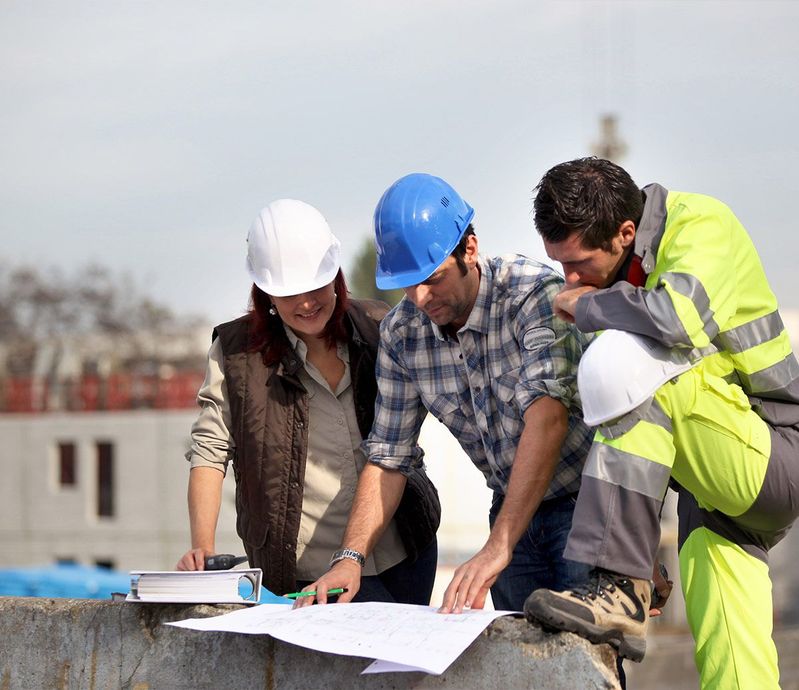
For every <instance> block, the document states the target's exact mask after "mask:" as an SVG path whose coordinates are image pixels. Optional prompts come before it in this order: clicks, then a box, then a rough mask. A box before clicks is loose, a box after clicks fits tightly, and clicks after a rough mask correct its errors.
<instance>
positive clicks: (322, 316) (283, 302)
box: [269, 282, 336, 340]
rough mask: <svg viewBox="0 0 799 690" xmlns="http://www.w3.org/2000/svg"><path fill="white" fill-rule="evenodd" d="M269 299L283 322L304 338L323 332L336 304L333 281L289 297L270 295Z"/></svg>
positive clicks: (316, 335)
mask: <svg viewBox="0 0 799 690" xmlns="http://www.w3.org/2000/svg"><path fill="white" fill-rule="evenodd" d="M269 299H271V300H272V304H274V305H275V309H277V313H278V314H279V316H280V318H281V319H282V321H283V323H284V324H286V325H287V326H288V327H289V328H290V329H291V330H292V331H294V332H295V333H296V334H297V336H298V337H299V338H301V339H303V340H304V339H305V338H306V337H317V338H318V337H319V336H320V335H321V334H322V331H323V330H324V329H325V326H326V325H327V322H328V321H329V320H330V317H331V316H332V315H333V309H334V308H335V306H336V293H335V290H334V288H333V283H332V282H330V283H328V284H327V285H325V286H324V287H320V288H319V289H318V290H313V291H312V292H303V293H301V294H299V295H289V296H288V297H274V296H272V295H270V296H269Z"/></svg>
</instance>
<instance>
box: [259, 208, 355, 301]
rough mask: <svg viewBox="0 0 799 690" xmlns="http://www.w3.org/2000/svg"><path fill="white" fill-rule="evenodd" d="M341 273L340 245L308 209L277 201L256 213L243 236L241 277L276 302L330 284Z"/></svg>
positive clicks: (327, 228)
mask: <svg viewBox="0 0 799 690" xmlns="http://www.w3.org/2000/svg"><path fill="white" fill-rule="evenodd" d="M340 267H341V243H340V242H339V241H338V238H337V237H336V236H335V235H334V234H333V232H332V231H331V230H330V226H329V225H328V224H327V221H326V220H325V218H324V216H323V215H322V214H321V213H320V212H319V211H317V210H316V209H315V208H314V207H313V206H311V205H310V204H306V203H305V202H304V201H297V200H296V199H278V200H277V201H273V202H272V203H271V204H269V206H267V207H266V208H264V209H262V210H261V212H260V213H259V214H258V216H257V217H256V218H255V220H254V221H253V223H252V225H251V226H250V230H249V232H248V233H247V271H248V272H249V274H250V278H252V281H253V282H254V283H255V284H256V285H257V286H258V287H259V288H260V289H261V290H263V291H264V292H265V293H267V294H269V295H274V296H276V297H285V296H287V295H299V294H300V293H303V292H311V291H312V290H317V289H319V288H320V287H324V286H325V285H327V284H328V283H331V282H332V281H333V279H334V278H335V277H336V273H338V270H339V268H340Z"/></svg>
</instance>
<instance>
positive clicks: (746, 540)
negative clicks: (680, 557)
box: [677, 425, 799, 563]
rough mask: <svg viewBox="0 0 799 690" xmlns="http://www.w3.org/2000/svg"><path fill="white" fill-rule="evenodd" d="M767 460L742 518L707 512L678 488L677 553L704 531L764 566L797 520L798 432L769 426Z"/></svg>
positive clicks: (798, 484)
mask: <svg viewBox="0 0 799 690" xmlns="http://www.w3.org/2000/svg"><path fill="white" fill-rule="evenodd" d="M769 431H770V432H771V456H770V457H769V464H768V470H767V471H766V476H765V479H764V481H763V486H762V487H761V489H760V493H759V494H758V496H757V498H756V499H755V502H754V503H753V504H752V506H751V508H749V510H747V511H746V512H745V513H743V514H742V515H739V516H737V517H734V518H732V517H729V516H728V515H724V514H723V513H720V512H719V511H717V510H713V511H708V510H704V509H702V508H700V507H699V506H698V505H697V502H696V499H695V498H694V497H693V495H692V494H690V493H689V492H688V491H686V490H685V489H683V488H682V487H679V488H678V494H679V501H678V503H677V516H678V519H679V533H678V545H677V548H678V550H679V549H681V548H682V545H683V544H684V543H685V540H686V539H687V538H688V536H689V535H690V534H691V532H693V531H694V530H695V529H697V528H698V527H705V528H706V529H709V530H711V531H713V532H715V533H716V534H718V535H719V536H722V537H724V538H725V539H728V540H729V541H731V542H732V543H733V544H737V545H738V546H740V547H741V548H742V549H743V550H744V551H746V553H748V554H749V555H750V556H753V557H755V558H758V559H760V560H761V561H763V562H765V563H768V552H769V550H770V549H771V548H772V547H774V546H775V545H776V544H777V543H779V542H780V541H781V540H782V538H783V537H784V536H785V535H786V534H787V533H788V530H789V529H790V528H791V524H792V523H793V521H794V520H795V519H796V517H797V516H799V429H797V428H795V427H784V426H783V427H780V426H771V425H769Z"/></svg>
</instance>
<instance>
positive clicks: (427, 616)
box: [168, 602, 515, 675]
mask: <svg viewBox="0 0 799 690" xmlns="http://www.w3.org/2000/svg"><path fill="white" fill-rule="evenodd" d="M512 613H515V612H513V611H482V610H477V609H473V610H469V611H465V612H464V613H462V614H441V613H438V612H437V610H436V609H435V608H433V607H432V606H413V605H411V604H385V603H380V602H369V603H362V604H327V605H325V606H306V607H304V608H300V609H292V608H291V607H290V606H283V605H279V604H276V605H273V606H269V605H267V606H256V607H254V608H250V609H244V610H242V611H234V612H233V613H227V614H224V615H222V616H215V617H213V618H190V619H188V620H184V621H177V622H175V623H168V625H174V626H177V627H181V628H189V629H191V630H215V631H224V632H236V633H247V634H251V635H271V636H272V637H275V638H277V639H279V640H283V641H284V642H290V643H291V644H296V645H299V646H301V647H307V648H308V649H315V650H317V651H320V652H328V653H330V654H344V655H347V656H361V657H366V658H368V659H376V660H377V662H376V663H374V664H372V665H371V666H369V667H368V668H367V669H366V670H365V671H364V673H381V672H384V671H425V672H426V673H433V674H436V675H438V674H441V673H443V672H444V671H445V670H446V669H447V668H448V667H449V665H450V664H451V663H452V662H453V661H455V659H457V658H458V656H460V654H461V652H463V651H464V650H465V649H466V648H467V647H468V646H469V645H470V644H471V643H472V642H473V641H474V640H475V638H476V637H477V636H478V635H479V634H480V633H481V632H482V631H483V630H484V629H485V628H486V627H487V626H488V624H489V623H491V621H493V620H494V619H495V618H499V617H500V616H505V615H509V614H512Z"/></svg>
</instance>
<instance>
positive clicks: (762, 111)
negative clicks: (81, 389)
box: [0, 0, 799, 322]
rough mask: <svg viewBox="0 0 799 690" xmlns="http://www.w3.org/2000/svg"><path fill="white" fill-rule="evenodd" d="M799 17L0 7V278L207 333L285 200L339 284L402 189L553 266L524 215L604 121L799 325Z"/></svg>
mask: <svg viewBox="0 0 799 690" xmlns="http://www.w3.org/2000/svg"><path fill="white" fill-rule="evenodd" d="M797 36H799V3H796V2H764V1H760V2H730V1H727V2H712V1H708V2H688V1H684V2H643V1H638V2H600V1H597V2H590V1H584V2H532V1H531V0H525V1H523V2H522V1H520V2H515V1H511V0H493V1H492V2H490V3H489V2H479V3H478V2H470V1H467V0H458V1H457V2H455V1H454V0H453V1H450V0H447V1H436V0H427V1H425V2H421V1H416V0H403V2H395V3H385V2H365V1H364V2H353V1H347V0H344V1H342V0H338V1H337V2H329V1H327V2H302V1H297V2H294V3H279V4H278V3H275V2H269V1H265V0H259V1H258V2H237V1H236V0H229V1H228V2H225V3H222V2H217V3H210V2H197V1H196V0H192V1H191V2H189V1H185V2H184V1H177V0H170V1H169V2H158V3H154V2H153V3H150V2H136V3H133V2H96V3H89V2H78V1H75V0H70V1H69V2H57V3H45V2H35V1H33V2H21V1H19V2H13V1H10V0H6V1H5V2H3V3H1V4H0V233H1V235H0V236H2V240H3V242H2V247H1V248H0V264H3V265H5V266H9V265H19V264H23V263H35V264H37V265H39V266H41V267H42V268H47V267H53V266H56V267H60V268H62V269H65V270H74V269H76V268H77V267H78V266H81V265H84V264H86V263H87V262H89V261H95V262H99V263H102V264H105V265H108V266H110V267H112V268H113V269H115V270H117V271H120V272H127V273H129V274H130V275H132V276H133V277H134V279H135V280H136V281H137V282H138V284H139V285H141V286H142V289H143V290H144V291H146V292H147V293H148V294H150V295H151V296H152V297H154V298H156V299H158V300H159V301H162V302H165V303H167V304H168V305H170V306H171V307H173V308H174V309H175V310H177V311H180V312H194V313H199V314H201V315H203V316H206V317H207V318H208V319H209V321H214V322H218V321H222V320H227V319H228V318H232V317H234V316H236V315H238V314H239V313H241V311H242V309H243V308H244V306H245V305H246V298H247V291H248V280H247V276H246V274H245V269H244V259H243V255H244V249H245V244H244V237H245V234H246V231H247V228H248V226H249V224H250V222H251V220H252V219H253V218H254V217H255V215H256V213H257V212H258V210H259V209H260V208H261V207H263V206H265V205H266V204H267V203H269V202H270V201H272V200H273V199H276V198H279V197H284V196H289V197H295V198H300V199H303V200H305V201H308V202H309V203H311V204H313V205H315V206H317V207H318V208H319V209H320V210H321V211H322V212H323V213H324V214H325V215H326V217H327V218H328V221H329V222H330V224H331V225H332V227H333V229H334V231H335V232H336V234H338V236H339V237H340V238H341V240H342V242H343V244H344V259H345V263H344V265H345V268H346V267H348V266H349V265H350V263H351V261H352V259H353V257H354V256H355V254H356V253H357V251H358V249H359V248H360V247H361V245H362V242H363V241H364V238H367V237H370V236H371V217H372V212H373V209H374V206H375V204H376V202H377V200H378V199H379V197H380V195H381V194H382V192H383V191H384V189H385V188H386V187H387V186H388V185H389V184H391V183H392V182H393V181H394V180H395V179H396V178H398V177H400V176H401V175H404V174H406V173H408V172H413V171H424V172H431V173H434V174H437V175H440V176H442V177H444V178H445V179H447V180H448V181H449V182H450V183H451V184H452V185H453V186H454V187H455V188H456V189H457V190H458V191H459V192H460V193H461V194H462V196H464V198H466V199H467V200H468V201H469V202H470V203H471V204H472V205H473V206H474V207H475V210H476V215H475V225H476V227H477V232H478V237H479V239H480V244H481V249H482V250H483V251H485V252H487V253H492V254H495V253H504V252H511V251H519V252H523V253H527V254H530V255H532V256H536V257H538V258H544V255H543V252H542V249H541V244H540V241H539V240H538V238H537V236H536V235H535V232H534V229H533V225H532V216H531V207H532V202H531V198H532V195H531V190H532V188H533V186H534V185H535V184H536V182H537V180H538V179H539V178H540V176H541V175H542V174H543V173H544V172H545V171H546V169H547V168H549V167H550V166H552V165H554V164H555V163H558V162H561V161H563V160H568V159H571V158H574V157H577V156H581V155H586V154H587V153H589V152H590V148H591V144H592V143H593V142H594V141H596V139H597V138H598V135H599V125H598V122H599V117H600V115H602V114H603V113H606V112H612V113H616V114H617V115H618V117H619V124H620V133H621V136H622V137H623V139H624V140H625V141H626V143H627V145H628V147H629V151H628V153H627V155H626V157H625V158H624V159H623V160H622V161H621V162H622V163H623V165H624V166H625V167H626V168H627V169H628V170H629V171H630V173H631V174H632V176H633V178H634V179H635V180H636V181H637V182H638V183H639V184H641V185H643V184H646V183H648V182H653V181H657V182H660V183H661V184H663V185H665V186H666V187H669V188H672V189H679V190H683V191H696V192H704V193H707V194H711V195H714V196H717V197H719V198H721V199H722V200H724V201H726V202H727V203H728V204H729V205H730V206H731V207H732V208H733V210H734V211H735V212H736V213H737V214H738V216H739V217H740V218H741V220H742V221H743V222H744V224H745V225H746V227H747V228H748V229H749V231H750V233H751V235H752V237H753V239H754V241H755V244H756V246H757V247H758V249H759V250H760V253H761V257H762V259H763V262H764V264H765V266H766V270H767V272H768V274H769V276H770V278H771V281H772V285H773V287H774V289H775V291H776V292H777V296H778V297H779V299H780V301H781V303H782V304H783V305H784V306H789V307H799V298H797V296H796V295H795V289H794V286H795V285H796V279H795V273H796V269H795V264H796V263H797V256H799V238H798V237H797V234H798V233H797V229H796V227H795V226H796V223H797V221H796V218H795V214H796V212H795V211H791V205H790V204H791V203H793V200H796V198H797V196H799V189H797V181H798V180H799V176H798V175H797V173H796V167H797V166H796V162H797V159H798V158H799V155H798V154H799V136H798V135H797V123H799V95H798V92H797V77H798V76H799V69H798V68H799V39H797Z"/></svg>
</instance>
